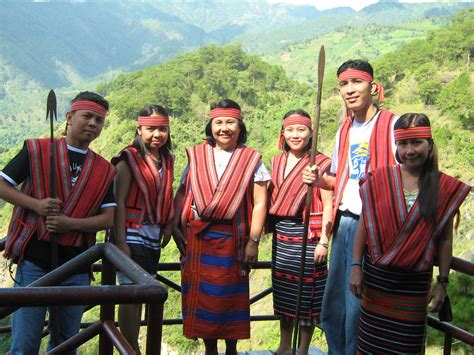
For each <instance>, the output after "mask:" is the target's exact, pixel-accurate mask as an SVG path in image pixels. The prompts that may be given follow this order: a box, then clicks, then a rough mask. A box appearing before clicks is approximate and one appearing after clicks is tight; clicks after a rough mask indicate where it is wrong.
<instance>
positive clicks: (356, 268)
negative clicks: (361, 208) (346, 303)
mask: <svg viewBox="0 0 474 355" xmlns="http://www.w3.org/2000/svg"><path fill="white" fill-rule="evenodd" d="M366 244H367V231H366V230H365V225H364V216H363V215H361V216H360V219H359V224H358V225H357V229H356V233H355V237H354V246H353V250H352V263H354V264H356V263H360V264H362V257H363V255H364V251H365V248H366ZM349 287H350V289H351V291H352V293H353V294H354V295H355V296H356V297H358V298H361V297H362V292H363V290H364V274H363V272H362V266H361V265H353V266H352V272H351V277H350V280H349Z"/></svg>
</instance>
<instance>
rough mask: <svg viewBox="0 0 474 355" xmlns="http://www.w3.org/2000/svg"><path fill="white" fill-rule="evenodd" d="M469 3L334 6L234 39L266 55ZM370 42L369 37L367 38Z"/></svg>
mask: <svg viewBox="0 0 474 355" xmlns="http://www.w3.org/2000/svg"><path fill="white" fill-rule="evenodd" d="M471 6H472V3H471V2H458V1H456V2H430V3H398V2H396V1H390V2H379V3H376V4H373V5H369V6H367V7H365V8H363V9H362V10H360V11H354V10H352V9H350V8H336V9H331V10H327V11H322V12H320V13H318V16H317V17H315V18H314V19H309V20H307V21H301V22H299V23H297V24H295V25H292V26H291V25H287V26H285V27H282V28H280V29H278V30H275V31H272V32H261V31H260V32H257V31H255V32H251V33H246V34H243V35H241V36H238V37H236V38H235V40H234V41H235V42H238V43H241V44H242V45H243V47H244V49H246V50H247V51H250V52H254V53H259V54H264V55H268V54H270V53H275V52H280V51H282V50H284V49H285V48H286V47H287V46H290V45H297V44H302V43H305V42H307V41H311V40H314V39H317V38H319V37H320V36H322V35H325V34H328V33H331V32H333V31H339V32H342V31H344V30H345V29H347V28H349V29H350V28H356V29H358V30H361V31H364V29H365V28H366V27H367V26H368V25H380V26H399V25H401V24H404V23H406V22H412V21H419V20H424V19H435V18H439V17H449V16H452V15H453V14H455V13H456V12H458V11H460V10H461V9H464V8H467V7H471ZM367 40H368V41H370V37H368V38H367Z"/></svg>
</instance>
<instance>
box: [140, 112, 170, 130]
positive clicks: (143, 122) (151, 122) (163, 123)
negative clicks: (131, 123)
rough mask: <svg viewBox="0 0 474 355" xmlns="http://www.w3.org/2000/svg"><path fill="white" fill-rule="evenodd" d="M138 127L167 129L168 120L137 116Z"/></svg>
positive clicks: (154, 116)
mask: <svg viewBox="0 0 474 355" xmlns="http://www.w3.org/2000/svg"><path fill="white" fill-rule="evenodd" d="M138 125H139V126H150V127H169V125H170V119H169V117H168V116H160V115H153V116H139V117H138Z"/></svg>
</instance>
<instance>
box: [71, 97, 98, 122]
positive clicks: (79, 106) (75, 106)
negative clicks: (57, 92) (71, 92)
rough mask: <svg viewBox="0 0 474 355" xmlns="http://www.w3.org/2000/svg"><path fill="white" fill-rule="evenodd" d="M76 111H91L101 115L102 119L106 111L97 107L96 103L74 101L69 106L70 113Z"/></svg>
mask: <svg viewBox="0 0 474 355" xmlns="http://www.w3.org/2000/svg"><path fill="white" fill-rule="evenodd" d="M77 110H88V111H93V112H96V113H98V114H99V115H101V116H102V117H104V118H105V115H107V110H106V109H105V107H103V106H102V105H99V104H98V103H96V102H93V101H86V100H83V101H75V102H73V103H72V105H71V112H74V111H77Z"/></svg>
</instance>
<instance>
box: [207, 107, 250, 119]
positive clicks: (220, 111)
mask: <svg viewBox="0 0 474 355" xmlns="http://www.w3.org/2000/svg"><path fill="white" fill-rule="evenodd" d="M216 117H232V118H237V119H239V120H240V119H242V113H241V112H240V110H238V109H236V108H215V109H213V110H211V115H210V118H211V120H212V119H213V118H216Z"/></svg>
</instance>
